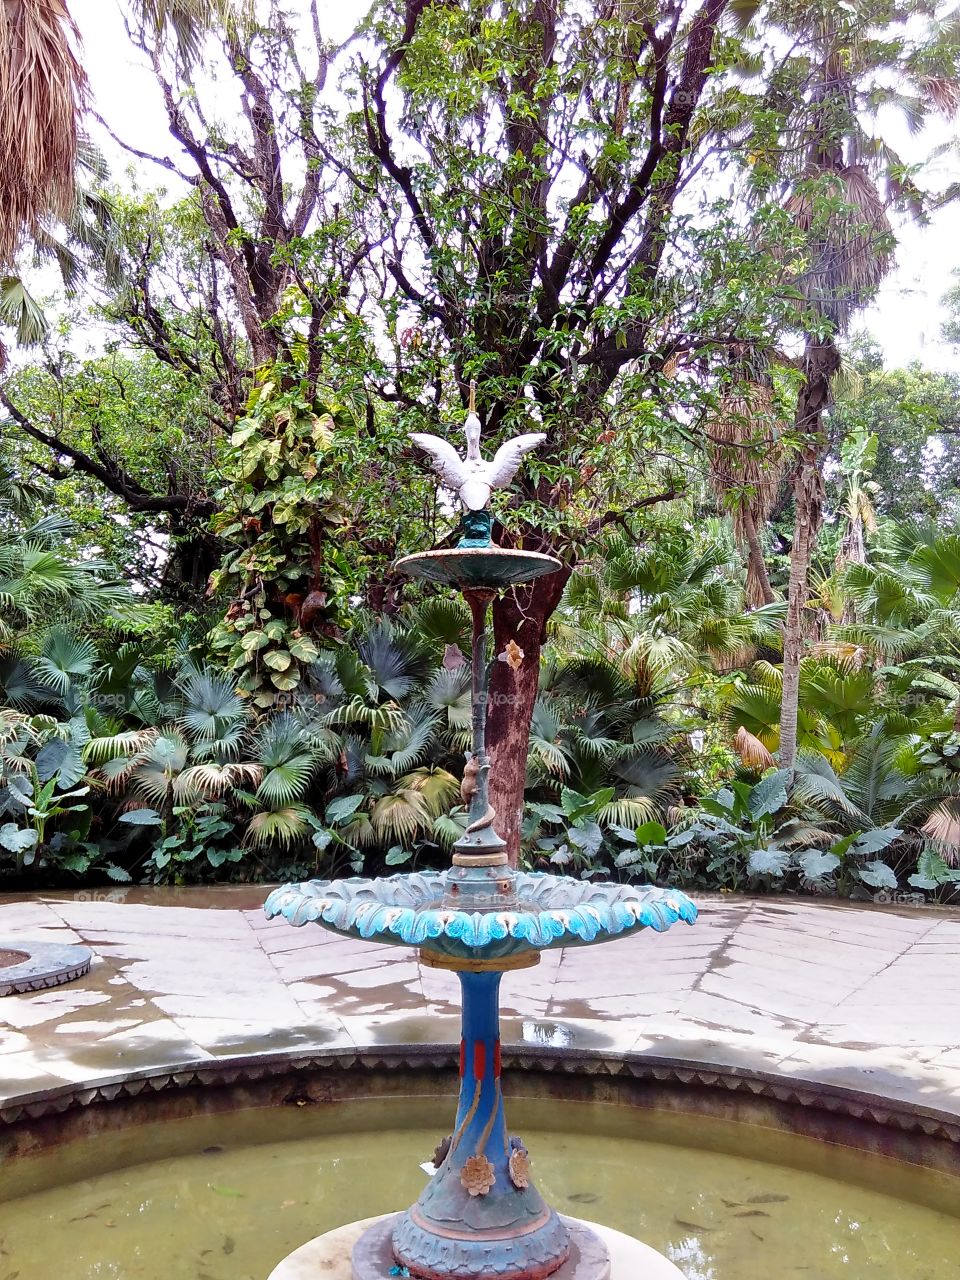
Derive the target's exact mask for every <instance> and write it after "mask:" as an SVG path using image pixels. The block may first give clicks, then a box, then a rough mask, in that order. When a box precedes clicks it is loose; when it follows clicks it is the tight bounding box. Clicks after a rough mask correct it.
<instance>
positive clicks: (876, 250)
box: [786, 164, 893, 330]
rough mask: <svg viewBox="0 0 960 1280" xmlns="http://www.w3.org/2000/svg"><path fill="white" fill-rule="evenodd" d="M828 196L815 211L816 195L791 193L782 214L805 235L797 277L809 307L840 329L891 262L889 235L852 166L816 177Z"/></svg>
mask: <svg viewBox="0 0 960 1280" xmlns="http://www.w3.org/2000/svg"><path fill="white" fill-rule="evenodd" d="M820 177H821V178H822V179H823V180H825V181H826V182H827V183H828V188H829V190H828V194H830V195H834V196H835V197H839V200H840V205H841V207H840V208H839V209H838V208H837V204H836V200H831V201H829V208H826V209H824V208H821V207H820V199H821V198H822V197H821V196H820V195H819V194H818V193H813V192H812V191H810V190H809V189H803V190H798V191H795V192H794V193H793V194H792V195H791V196H790V198H789V199H788V201H787V204H786V209H787V212H788V213H789V214H790V216H791V217H792V218H793V221H794V222H795V224H796V225H797V227H799V229H800V230H801V231H802V232H803V233H804V234H805V236H806V238H807V241H808V248H809V251H810V253H811V261H810V263H809V265H808V266H807V268H806V270H805V271H804V272H803V273H802V274H801V276H800V278H799V285H800V288H801V290H802V291H803V295H804V297H805V298H806V299H807V301H808V302H809V303H810V305H811V306H812V307H813V308H814V309H815V310H816V311H817V312H818V313H819V314H820V315H821V316H824V317H825V318H826V319H828V320H830V321H832V322H833V324H834V326H835V327H836V328H837V329H839V330H843V329H846V328H847V326H848V324H849V321H850V317H851V316H852V314H853V312H854V311H856V310H857V308H858V307H861V306H863V305H864V303H866V302H869V300H870V298H871V296H872V294H873V291H874V290H875V289H876V287H877V285H879V283H880V282H881V280H882V279H883V278H884V276H885V275H886V273H887V271H888V269H889V267H890V264H891V260H892V257H893V231H892V228H891V226H890V221H889V219H888V218H887V211H886V208H885V207H884V203H883V201H882V200H881V198H880V193H879V192H878V191H877V188H876V185H875V184H874V182H873V180H872V178H871V177H870V175H869V174H868V172H867V170H866V169H865V168H864V167H863V166H862V165H858V164H851V165H846V166H844V167H843V168H840V169H837V170H836V171H835V172H833V173H829V174H821V175H820Z"/></svg>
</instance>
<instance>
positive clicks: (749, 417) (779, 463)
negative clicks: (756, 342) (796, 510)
mask: <svg viewBox="0 0 960 1280" xmlns="http://www.w3.org/2000/svg"><path fill="white" fill-rule="evenodd" d="M730 354H731V367H730V369H729V370H728V371H727V377H728V382H727V384H726V386H725V387H724V390H723V393H722V395H721V397H720V407H719V412H718V413H717V415H716V418H715V419H714V420H713V421H712V422H711V423H710V430H709V432H708V437H709V440H710V479H711V483H712V484H713V488H714V490H715V491H716V493H717V496H718V498H719V499H720V501H721V502H722V503H723V505H724V506H725V507H728V508H730V510H731V511H732V515H733V528H734V536H735V538H736V541H737V545H738V546H739V547H741V548H745V550H746V560H747V580H746V589H745V595H746V603H747V604H748V605H749V606H750V607H756V606H759V605H764V604H768V605H769V604H773V602H774V600H775V599H776V597H775V596H774V593H773V588H772V587H771V586H770V577H769V575H768V573H767V565H766V559H765V557H764V554H763V547H762V545H761V541H760V534H761V532H762V531H763V529H764V527H765V526H766V523H767V518H768V516H769V515H770V511H771V509H772V507H773V503H774V499H775V498H776V496H777V490H778V488H779V485H780V478H781V475H782V473H783V467H784V462H785V456H784V452H783V449H782V447H781V445H780V443H779V441H780V436H781V425H780V422H779V419H778V415H777V412H776V408H775V402H774V395H773V385H772V381H771V379H770V376H769V374H768V373H767V370H766V367H765V362H764V360H763V358H762V356H761V355H760V353H758V352H756V351H752V350H751V348H750V347H749V346H748V345H747V344H745V343H734V344H733V345H732V347H731V353H730Z"/></svg>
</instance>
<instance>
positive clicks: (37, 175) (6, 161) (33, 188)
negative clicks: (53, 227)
mask: <svg viewBox="0 0 960 1280" xmlns="http://www.w3.org/2000/svg"><path fill="white" fill-rule="evenodd" d="M76 39H77V28H76V26H75V24H74V22H73V19H72V18H71V17H70V14H69V12H68V10H67V6H66V4H65V3H64V0H7V3H4V4H3V5H0V102H2V104H3V107H2V110H0V156H2V160H0V264H2V265H4V266H10V265H11V264H12V263H13V261H14V259H15V258H16V255H17V252H18V250H19V249H20V248H21V246H22V245H23V243H24V240H25V239H29V238H32V237H33V236H35V235H36V234H37V233H38V232H39V231H40V230H41V229H42V227H43V224H44V221H45V219H47V218H48V217H49V216H50V215H51V214H52V215H53V216H55V217H60V218H64V219H65V218H67V217H68V216H69V214H70V209H71V206H72V204H73V199H74V175H75V172H76V167H77V148H78V144H79V137H80V119H81V115H82V112H83V109H84V107H85V103H86V94H87V79H86V75H85V73H84V71H83V68H82V66H81V65H80V62H79V60H78V58H77V55H76V52H75V48H74V46H75V41H76Z"/></svg>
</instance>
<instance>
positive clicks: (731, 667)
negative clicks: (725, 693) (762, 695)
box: [713, 644, 757, 675]
mask: <svg viewBox="0 0 960 1280" xmlns="http://www.w3.org/2000/svg"><path fill="white" fill-rule="evenodd" d="M756 656H757V646H756V645H755V644H748V645H744V646H743V648H742V649H731V650H730V651H729V652H728V653H719V654H716V655H715V656H714V659H713V665H714V668H715V669H716V670H717V671H718V672H719V673H720V674H721V675H727V674H728V673H729V672H731V671H745V670H746V669H747V667H750V666H752V665H753V663H754V660H755V659H756Z"/></svg>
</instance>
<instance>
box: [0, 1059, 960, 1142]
mask: <svg viewBox="0 0 960 1280" xmlns="http://www.w3.org/2000/svg"><path fill="white" fill-rule="evenodd" d="M457 1063H458V1056H457V1051H456V1050H455V1049H454V1048H453V1046H451V1045H446V1044H417V1045H384V1046H379V1047H367V1048H357V1049H351V1048H332V1049H318V1050H316V1051H313V1052H309V1053H290V1052H284V1053H262V1054H245V1055H241V1056H237V1057H233V1058H224V1059H219V1060H217V1061H211V1060H210V1059H209V1058H205V1059H202V1060H198V1061H194V1062H185V1063H183V1064H182V1065H180V1066H177V1067H175V1068H158V1069H150V1070H145V1071H144V1070H141V1071H132V1072H126V1073H123V1074H118V1075H116V1076H112V1077H108V1078H101V1079H99V1080H94V1081H90V1082H87V1083H84V1084H65V1085H63V1086H60V1087H57V1088H53V1089H43V1090H39V1091H37V1092H34V1093H25V1094H20V1095H19V1096H17V1097H15V1098H11V1099H9V1100H8V1101H7V1102H5V1103H3V1104H0V1124H6V1125H16V1124H17V1123H18V1122H20V1121H24V1120H28V1121H29V1120H36V1119H40V1118H41V1117H43V1116H47V1115H54V1114H58V1113H62V1112H65V1111H68V1110H72V1109H75V1108H80V1107H87V1106H90V1105H92V1104H96V1103H110V1102H113V1101H114V1100H116V1099H118V1098H121V1099H122V1098H134V1097H137V1096H138V1095H140V1094H149V1093H161V1092H166V1091H168V1090H177V1089H185V1088H198V1087H199V1088H218V1087H229V1086H231V1085H234V1084H245V1083H249V1082H255V1081H257V1080H263V1079H266V1078H270V1077H274V1076H279V1075H283V1074H288V1073H292V1072H295V1073H301V1072H303V1073H308V1072H315V1071H335V1070H340V1071H357V1070H360V1071H364V1070H366V1071H375V1070H387V1071H391V1070H405V1069H406V1070H418V1069H420V1070H422V1069H424V1068H432V1069H434V1070H438V1071H454V1070H455V1069H456V1067H457ZM503 1066H504V1070H505V1071H510V1070H512V1071H520V1072H524V1073H534V1072H541V1073H544V1074H547V1075H550V1074H565V1075H573V1076H576V1075H582V1076H601V1075H602V1076H609V1077H610V1078H611V1079H617V1078H620V1079H627V1080H631V1081H637V1082H640V1083H643V1082H648V1083H651V1084H656V1085H665V1086H667V1087H669V1088H673V1089H677V1090H678V1091H681V1092H682V1090H684V1089H693V1090H697V1089H703V1090H707V1091H711V1092H714V1093H717V1092H722V1091H726V1092H729V1093H734V1094H738V1093H739V1094H744V1095H748V1096H751V1097H756V1098H761V1099H767V1100H769V1101H772V1102H777V1103H781V1104H784V1105H787V1106H794V1107H800V1108H804V1109H810V1110H815V1111H820V1112H827V1113H829V1114H833V1115H837V1116H840V1117H848V1118H851V1119H854V1120H858V1121H864V1122H866V1123H868V1124H872V1125H875V1126H879V1127H881V1128H887V1129H892V1130H898V1131H900V1132H903V1133H916V1134H923V1135H925V1136H926V1137H928V1138H935V1139H940V1140H944V1141H947V1142H950V1143H955V1144H958V1145H960V1115H958V1114H955V1113H951V1112H948V1111H942V1110H939V1109H936V1108H933V1107H928V1106H925V1105H923V1104H920V1103H915V1102H908V1101H904V1100H901V1099H892V1098H885V1097H883V1096H881V1095H878V1094H870V1093H867V1092H865V1091H863V1090H858V1089H854V1088H850V1087H848V1086H845V1085H834V1084H826V1083H822V1082H819V1081H813V1080H803V1079H799V1078H794V1079H790V1078H788V1077H784V1076H781V1075H776V1074H774V1073H771V1072H764V1071H759V1070H755V1069H752V1068H747V1067H734V1066H725V1065H722V1064H714V1063H705V1062H697V1061H693V1060H687V1059H682V1058H675V1057H656V1056H654V1055H650V1054H642V1053H634V1052H624V1053H619V1054H617V1053H610V1052H606V1051H603V1050H597V1049H577V1050H571V1049H567V1048H551V1047H548V1046H537V1047H536V1048H534V1047H532V1046H526V1045H504V1049H503Z"/></svg>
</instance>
